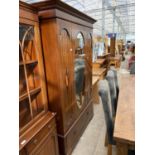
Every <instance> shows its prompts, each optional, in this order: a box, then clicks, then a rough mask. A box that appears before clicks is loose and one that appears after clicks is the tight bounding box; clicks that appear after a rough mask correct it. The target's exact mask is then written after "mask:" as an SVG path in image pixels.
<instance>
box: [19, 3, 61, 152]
mask: <svg viewBox="0 0 155 155" xmlns="http://www.w3.org/2000/svg"><path fill="white" fill-rule="evenodd" d="M19 9H20V10H19V22H20V23H19V150H20V155H24V154H26V155H32V154H33V155H58V148H57V135H56V125H55V113H51V112H48V107H47V105H48V103H47V94H46V86H45V78H44V68H43V61H42V53H41V44H40V34H39V23H38V15H37V11H36V9H35V8H34V7H32V6H30V5H28V4H26V3H23V2H20V3H19ZM40 145H41V147H39V146H40ZM43 146H44V147H43ZM37 147H39V149H37ZM36 149H37V151H35V150H36Z"/></svg>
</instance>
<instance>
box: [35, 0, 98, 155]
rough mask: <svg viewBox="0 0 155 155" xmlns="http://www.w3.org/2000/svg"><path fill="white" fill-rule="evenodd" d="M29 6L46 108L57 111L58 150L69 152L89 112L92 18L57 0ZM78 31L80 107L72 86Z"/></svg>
mask: <svg viewBox="0 0 155 155" xmlns="http://www.w3.org/2000/svg"><path fill="white" fill-rule="evenodd" d="M33 6H35V7H37V9H38V10H39V19H40V27H41V28H40V29H41V39H42V47H43V57H44V66H45V74H46V83H47V92H48V101H49V110H50V111H54V112H56V113H57V115H56V122H57V131H58V141H59V150H60V154H62V155H69V154H71V152H72V150H73V148H74V147H75V145H76V144H77V142H78V140H79V138H80V136H81V135H82V133H83V131H84V129H85V128H86V126H87V124H88V123H89V121H88V120H90V119H91V118H92V116H93V106H92V100H91V96H92V28H93V23H94V22H95V20H94V19H92V18H91V17H88V16H87V15H84V14H83V13H81V12H80V13H79V11H77V10H75V9H74V8H72V7H71V6H68V5H67V4H64V3H63V2H61V1H58V0H53V1H48V2H40V3H34V4H33ZM87 17H88V18H87ZM79 33H80V34H81V35H82V37H83V38H84V47H83V59H84V61H85V69H84V88H83V92H82V93H81V94H80V95H81V96H80V101H82V106H81V107H79V106H78V104H77V100H76V98H77V94H76V86H75V79H76V75H75V72H76V70H75V63H76V56H77V55H76V54H77V52H78V51H77V46H78V44H77V43H78V39H77V35H78V34H79ZM79 59H80V57H79ZM88 105H89V106H88ZM89 107H91V108H90V110H88V109H89ZM87 110H88V111H87ZM85 112H86V113H89V115H86V114H85ZM86 120H87V121H86ZM83 122H85V123H83ZM76 128H78V129H79V130H78V131H77V129H76ZM73 137H75V138H73Z"/></svg>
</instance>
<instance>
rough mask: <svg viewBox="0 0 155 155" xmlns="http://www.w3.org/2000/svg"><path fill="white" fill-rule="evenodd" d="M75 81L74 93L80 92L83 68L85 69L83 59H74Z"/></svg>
mask: <svg viewBox="0 0 155 155" xmlns="http://www.w3.org/2000/svg"><path fill="white" fill-rule="evenodd" d="M74 65H75V68H74V73H75V82H76V94H78V95H79V94H80V93H81V92H82V91H83V88H84V77H85V76H84V70H85V62H84V60H83V59H80V58H78V59H75V63H74Z"/></svg>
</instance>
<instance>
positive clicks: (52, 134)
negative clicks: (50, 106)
mask: <svg viewBox="0 0 155 155" xmlns="http://www.w3.org/2000/svg"><path fill="white" fill-rule="evenodd" d="M57 143H58V141H57V133H56V124H55V114H54V113H50V112H48V113H46V114H45V115H44V116H43V117H42V119H40V120H39V121H37V122H36V123H35V124H34V125H33V126H32V127H30V128H29V130H28V131H27V132H25V133H24V134H23V135H22V136H21V137H20V140H19V148H20V155H23V154H27V155H32V154H33V155H36V154H39V155H51V154H52V155H59V153H58V144H57Z"/></svg>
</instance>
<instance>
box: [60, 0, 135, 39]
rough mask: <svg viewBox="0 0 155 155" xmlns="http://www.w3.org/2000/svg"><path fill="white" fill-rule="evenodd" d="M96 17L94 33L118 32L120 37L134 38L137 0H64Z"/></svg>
mask: <svg viewBox="0 0 155 155" xmlns="http://www.w3.org/2000/svg"><path fill="white" fill-rule="evenodd" d="M62 1H63V2H65V3H67V4H69V5H71V6H73V7H74V8H76V9H78V10H80V11H82V12H84V13H85V14H87V15H89V16H91V17H93V18H95V19H96V20H97V22H96V23H95V24H94V34H96V35H102V36H104V35H105V34H107V33H117V37H118V38H123V39H124V37H126V39H128V38H131V39H134V36H135V0H62Z"/></svg>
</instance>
